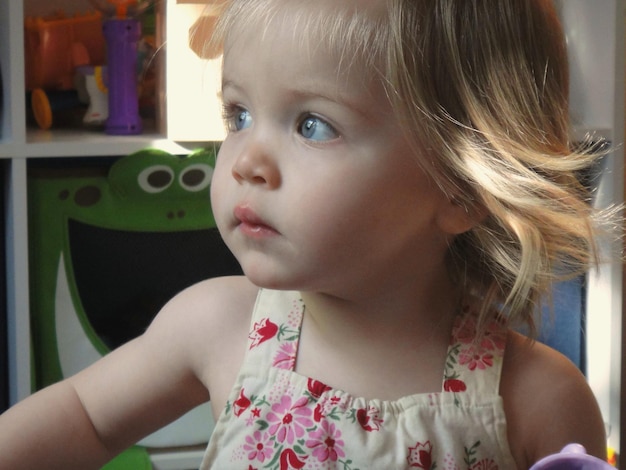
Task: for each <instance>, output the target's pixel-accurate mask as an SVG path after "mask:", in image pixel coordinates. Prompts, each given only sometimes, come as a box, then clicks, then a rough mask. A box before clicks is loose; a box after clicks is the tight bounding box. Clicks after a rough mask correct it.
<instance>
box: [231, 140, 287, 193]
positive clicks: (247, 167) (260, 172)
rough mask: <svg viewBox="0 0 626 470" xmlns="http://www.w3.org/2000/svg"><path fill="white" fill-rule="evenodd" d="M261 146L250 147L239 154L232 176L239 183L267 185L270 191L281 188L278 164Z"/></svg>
mask: <svg viewBox="0 0 626 470" xmlns="http://www.w3.org/2000/svg"><path fill="white" fill-rule="evenodd" d="M261 147H262V146H260V145H249V146H247V147H246V148H245V149H243V151H242V152H241V153H240V154H239V156H238V157H237V159H236V160H235V162H234V164H233V167H232V174H233V177H234V178H235V180H237V182H239V183H244V182H246V183H249V184H255V185H265V186H267V187H268V188H269V189H276V188H277V187H279V186H280V183H281V175H280V171H279V168H278V164H277V162H276V161H275V159H274V158H273V157H272V156H270V154H269V152H268V151H267V150H264V149H263V148H261Z"/></svg>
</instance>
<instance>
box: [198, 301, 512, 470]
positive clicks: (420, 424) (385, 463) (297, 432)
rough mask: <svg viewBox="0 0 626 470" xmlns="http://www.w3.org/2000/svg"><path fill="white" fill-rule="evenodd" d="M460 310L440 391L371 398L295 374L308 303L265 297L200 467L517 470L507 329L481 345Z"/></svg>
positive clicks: (467, 314) (468, 315) (495, 329)
mask: <svg viewBox="0 0 626 470" xmlns="http://www.w3.org/2000/svg"><path fill="white" fill-rule="evenodd" d="M464 310H465V311H464V312H463V314H462V315H459V317H458V320H457V322H456V323H455V326H454V328H453V331H452V334H451V342H450V346H449V348H448V353H447V358H446V364H445V369H444V371H443V374H442V388H441V391H440V392H436V393H424V394H416V395H411V396H406V397H403V398H400V399H398V400H393V401H387V400H375V399H374V400H369V399H364V398H361V397H355V396H352V395H350V394H348V393H346V392H344V391H341V390H336V389H333V388H331V387H329V386H327V385H325V384H323V383H321V382H319V381H317V380H315V379H314V378H310V377H304V376H302V375H299V374H298V373H296V372H294V367H295V363H296V356H297V353H298V340H299V337H300V328H301V325H302V318H303V315H304V314H305V311H306V306H305V305H304V303H303V302H302V300H301V298H300V295H299V293H298V292H288V291H273V290H264V289H263V290H261V291H260V292H259V295H258V298H257V301H256V304H255V307H254V312H253V315H252V325H251V331H250V335H249V342H248V351H247V352H246V356H245V359H244V364H243V365H242V368H241V370H240V372H239V375H238V377H237V381H236V383H235V385H234V388H233V390H232V391H231V395H230V398H229V400H228V403H227V405H226V408H225V409H224V411H223V412H222V414H221V415H220V417H219V419H218V421H217V423H216V426H215V429H214V431H213V434H212V436H211V441H210V442H209V446H208V448H207V451H206V454H205V456H204V459H203V462H202V466H201V470H203V469H204V470H206V469H218V470H223V469H224V470H227V469H240V470H261V469H271V470H287V469H342V470H365V469H376V470H387V469H389V470H391V469H411V468H417V469H441V470H459V469H470V470H497V469H500V470H508V469H513V468H515V463H514V461H513V458H512V455H511V451H510V449H509V445H508V442H507V436H506V421H505V416H504V410H503V407H502V399H501V397H500V396H499V394H498V388H499V383H500V372H501V368H502V358H503V353H504V346H505V339H506V330H505V329H504V328H503V327H502V326H501V325H500V324H499V323H498V322H497V321H494V322H493V324H491V325H490V326H489V329H488V331H487V333H486V335H484V337H483V338H482V340H481V341H480V343H478V344H477V343H476V341H474V337H475V333H474V330H475V322H474V320H473V319H474V316H473V315H472V312H471V308H470V307H465V308H464ZM372 380H376V378H375V377H373V378H372Z"/></svg>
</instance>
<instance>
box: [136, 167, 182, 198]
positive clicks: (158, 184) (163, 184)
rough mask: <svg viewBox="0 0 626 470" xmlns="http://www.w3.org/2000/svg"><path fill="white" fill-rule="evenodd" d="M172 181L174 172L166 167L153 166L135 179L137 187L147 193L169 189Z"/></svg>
mask: <svg viewBox="0 0 626 470" xmlns="http://www.w3.org/2000/svg"><path fill="white" fill-rule="evenodd" d="M172 181H174V170H172V169H171V168H170V167H169V166H166V165H153V166H150V167H148V168H146V169H145V170H143V171H142V172H141V173H139V176H138V177H137V182H138V183H139V187H140V188H141V189H143V190H144V191H145V192H147V193H152V194H155V193H160V192H162V191H165V190H166V189H167V188H169V187H170V185H171V184H172Z"/></svg>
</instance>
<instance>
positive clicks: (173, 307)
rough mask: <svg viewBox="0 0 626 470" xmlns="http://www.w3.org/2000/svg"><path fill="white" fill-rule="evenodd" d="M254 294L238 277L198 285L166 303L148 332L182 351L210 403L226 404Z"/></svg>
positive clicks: (241, 353)
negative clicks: (207, 393) (208, 395)
mask: <svg viewBox="0 0 626 470" xmlns="http://www.w3.org/2000/svg"><path fill="white" fill-rule="evenodd" d="M258 291H259V288H258V287H257V286H255V285H253V284H252V283H251V282H250V281H248V279H247V278H245V277H243V276H233V277H222V278H213V279H209V280H206V281H202V282H200V283H198V284H195V285H193V286H191V287H189V288H187V289H185V290H183V291H182V292H180V293H179V294H178V295H176V296H175V297H174V298H173V299H171V300H170V301H169V302H168V303H167V304H166V305H165V307H164V308H163V310H162V311H161V312H160V313H159V315H158V316H157V318H156V319H155V321H154V322H153V324H152V325H151V326H150V329H149V330H148V334H149V335H150V334H151V330H155V331H160V334H159V333H157V336H160V337H161V338H163V342H164V343H167V344H168V345H173V347H175V348H177V349H179V350H183V351H184V352H185V359H183V360H184V362H186V363H187V364H188V365H189V366H190V367H191V368H192V369H193V370H194V371H195V375H196V376H197V377H198V379H199V380H200V381H201V382H202V383H203V384H204V385H205V387H206V388H207V389H208V390H209V393H210V395H211V401H212V402H214V404H215V403H220V402H221V401H224V400H225V397H226V396H227V394H228V392H229V390H230V387H231V386H232V384H233V382H234V380H235V378H236V375H237V372H238V371H239V368H240V366H241V363H242V361H243V357H244V353H245V350H246V347H247V339H248V332H249V328H250V321H251V317H252V311H253V309H254V304H255V302H256V298H257V295H258Z"/></svg>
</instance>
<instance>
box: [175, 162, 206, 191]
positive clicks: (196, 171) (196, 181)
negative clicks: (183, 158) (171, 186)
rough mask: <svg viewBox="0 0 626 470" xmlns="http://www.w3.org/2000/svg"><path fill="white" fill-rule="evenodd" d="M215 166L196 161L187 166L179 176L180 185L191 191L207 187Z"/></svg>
mask: <svg viewBox="0 0 626 470" xmlns="http://www.w3.org/2000/svg"><path fill="white" fill-rule="evenodd" d="M212 176H213V168H212V167H211V166H210V165H207V164H205V163H196V164H194V165H189V166H188V167H187V168H185V169H184V170H183V171H182V172H181V173H180V176H179V177H178V181H179V183H180V185H181V186H182V187H183V188H184V189H186V190H187V191H191V192H198V191H202V190H203V189H206V188H208V187H209V185H210V184H211V177H212Z"/></svg>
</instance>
